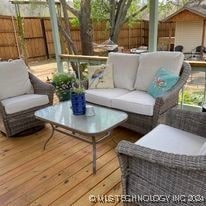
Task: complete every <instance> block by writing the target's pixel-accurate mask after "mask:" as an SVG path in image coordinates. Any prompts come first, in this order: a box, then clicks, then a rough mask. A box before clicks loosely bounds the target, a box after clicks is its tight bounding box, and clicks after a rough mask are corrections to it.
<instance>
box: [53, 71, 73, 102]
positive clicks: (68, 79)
mask: <svg viewBox="0 0 206 206" xmlns="http://www.w3.org/2000/svg"><path fill="white" fill-rule="evenodd" d="M75 80H76V78H75V76H74V75H73V74H69V73H55V74H54V75H53V78H52V84H53V85H54V87H55V90H56V95H57V97H58V98H59V101H60V102H61V101H66V100H70V94H71V88H72V85H73V83H74V82H75Z"/></svg>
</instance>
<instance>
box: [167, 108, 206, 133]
mask: <svg viewBox="0 0 206 206" xmlns="http://www.w3.org/2000/svg"><path fill="white" fill-rule="evenodd" d="M166 124H167V125H169V126H172V127H175V128H178V129H182V130H185V131H187V132H190V133H193V134H197V135H200V136H202V137H206V113H205V112H192V111H187V110H182V109H176V108H175V109H172V110H170V111H168V112H167V115H166Z"/></svg>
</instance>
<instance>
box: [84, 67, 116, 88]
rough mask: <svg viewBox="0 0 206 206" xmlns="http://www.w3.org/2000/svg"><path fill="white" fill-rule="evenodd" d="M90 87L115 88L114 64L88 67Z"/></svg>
mask: <svg viewBox="0 0 206 206" xmlns="http://www.w3.org/2000/svg"><path fill="white" fill-rule="evenodd" d="M88 73H89V88H90V89H111V88H114V82H113V69H112V64H107V65H105V64H102V65H96V66H89V67H88Z"/></svg>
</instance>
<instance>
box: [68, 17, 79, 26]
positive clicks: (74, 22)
mask: <svg viewBox="0 0 206 206" xmlns="http://www.w3.org/2000/svg"><path fill="white" fill-rule="evenodd" d="M69 22H70V24H71V26H73V27H77V26H79V19H78V18H77V17H74V18H71V19H69Z"/></svg>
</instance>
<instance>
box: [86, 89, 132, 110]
mask: <svg viewBox="0 0 206 206" xmlns="http://www.w3.org/2000/svg"><path fill="white" fill-rule="evenodd" d="M128 92H129V91H128V90H126V89H118V88H113V89H89V90H86V92H85V93H86V101H88V102H91V103H94V104H99V105H103V106H106V107H111V106H112V98H114V97H119V96H121V95H124V94H127V93H128Z"/></svg>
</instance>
